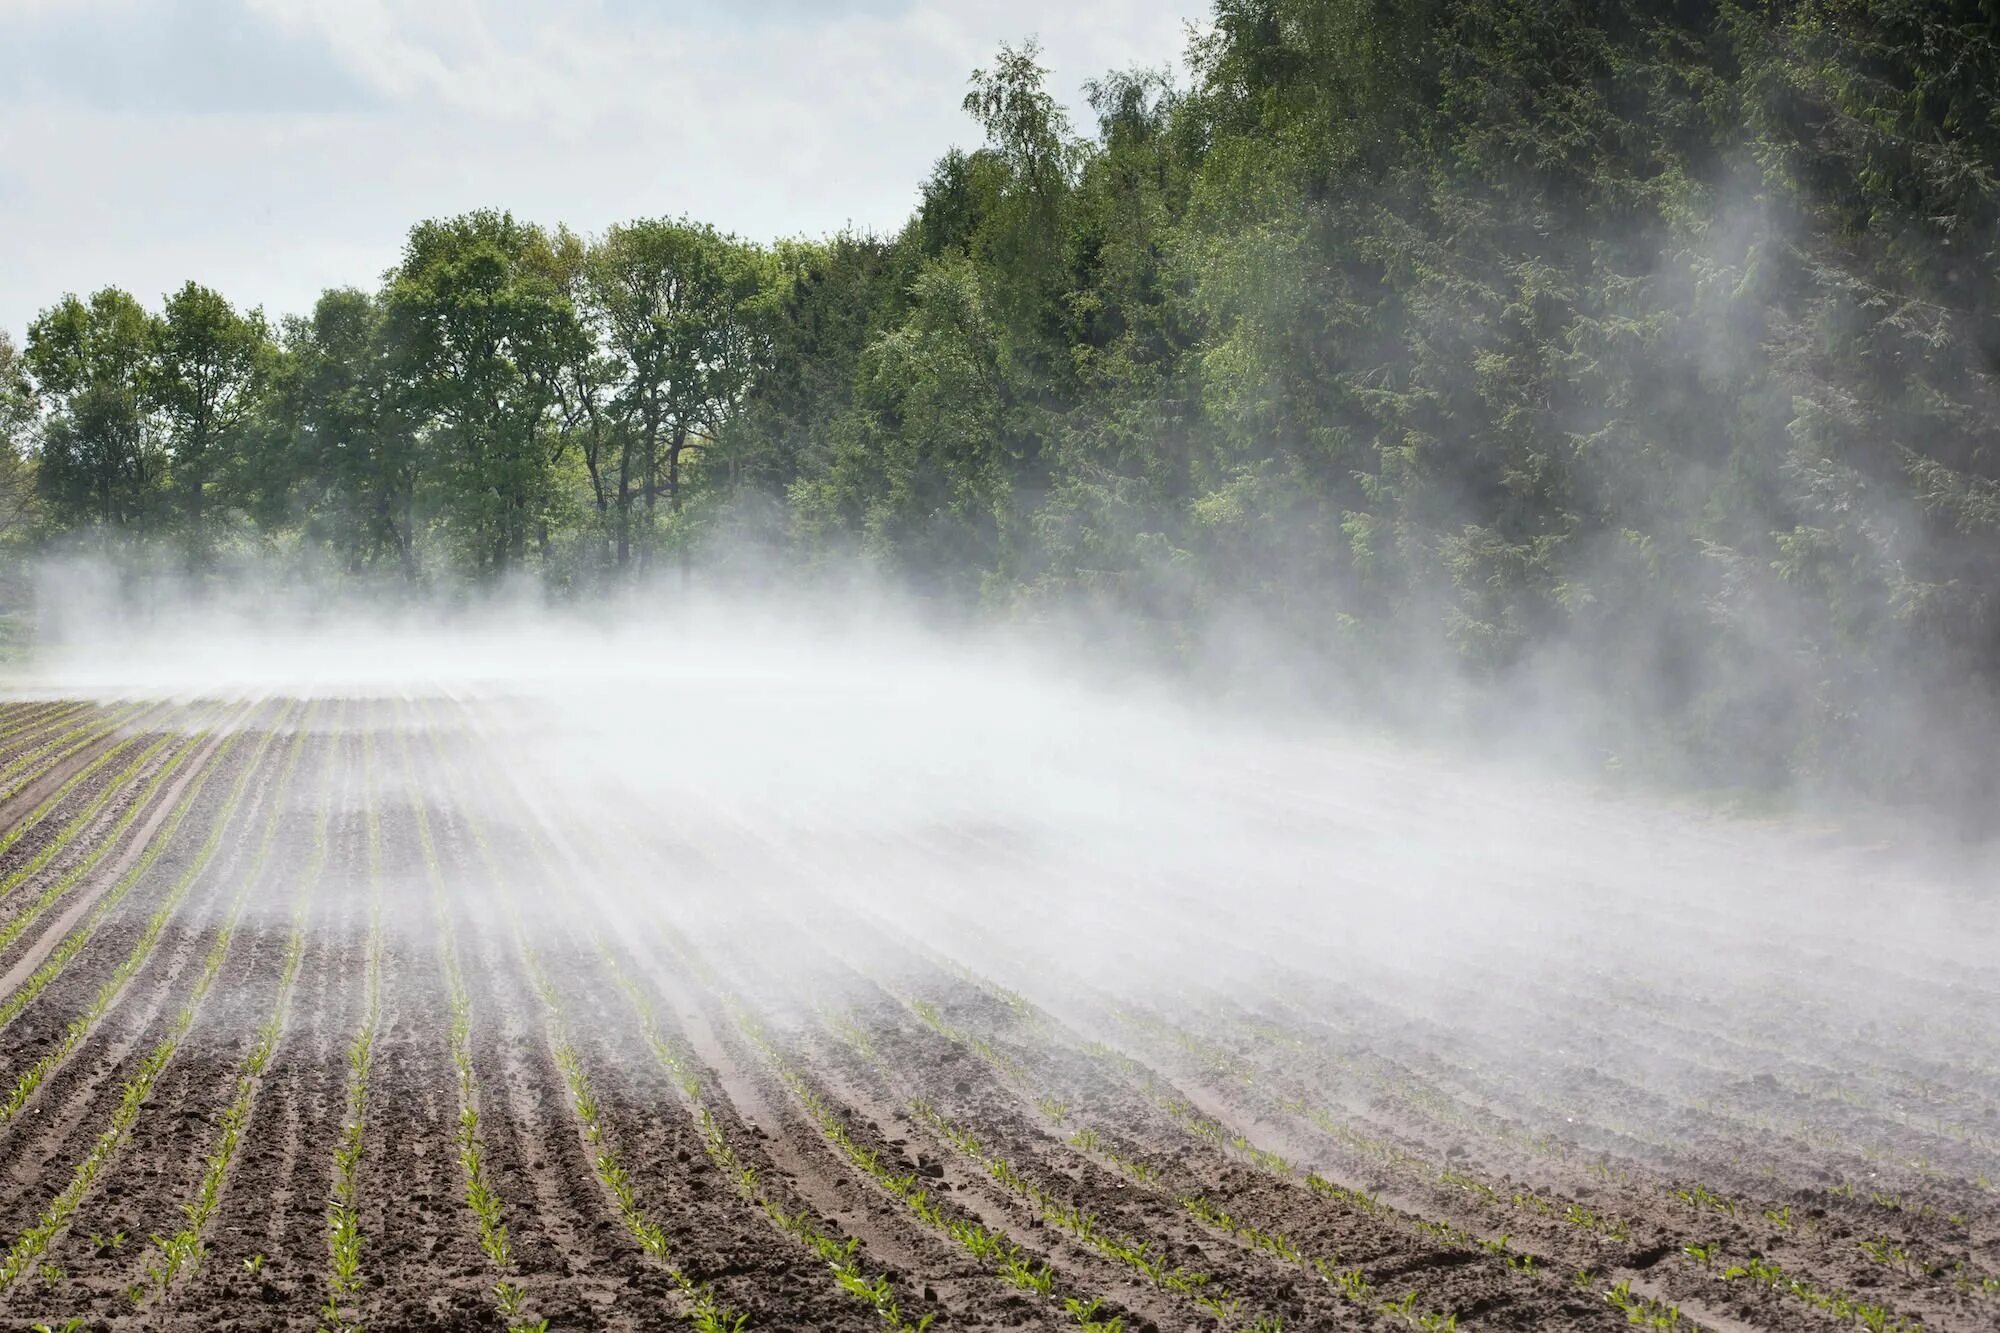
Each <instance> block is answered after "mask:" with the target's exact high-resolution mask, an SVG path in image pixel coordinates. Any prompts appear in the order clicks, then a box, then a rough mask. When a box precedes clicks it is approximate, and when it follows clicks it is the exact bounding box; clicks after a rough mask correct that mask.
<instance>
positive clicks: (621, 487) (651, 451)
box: [588, 219, 765, 567]
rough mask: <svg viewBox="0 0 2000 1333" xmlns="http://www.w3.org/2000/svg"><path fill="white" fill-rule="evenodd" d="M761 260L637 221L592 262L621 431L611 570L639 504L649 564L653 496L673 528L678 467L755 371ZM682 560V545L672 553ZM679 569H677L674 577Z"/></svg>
mask: <svg viewBox="0 0 2000 1333" xmlns="http://www.w3.org/2000/svg"><path fill="white" fill-rule="evenodd" d="M762 269H763V263H762V257H761V256H760V255H759V254H758V252H757V251H755V250H753V249H752V248H750V247H748V246H745V245H743V244H742V243H740V242H738V241H737V240H735V239H734V238H733V237H729V236H725V235H723V234H721V233H720V232H717V231H716V230H715V229H714V228H713V227H708V226H703V225H699V224H695V223H691V222H686V221H679V222H676V221H668V220H664V219H654V220H641V221H638V222H631V223H627V224H625V225H623V226H614V227H612V228H611V229H610V231H608V232H607V233H606V234H605V236H604V238H603V240H602V241H600V242H599V243H598V245H597V247H596V248H595V250H594V251H593V252H592V254H591V257H590V262H589V269H588V272H589V284H590V292H591V301H592V307H593V310H594V312H595V315H596V317H597V318H598V319H599V320H601V322H602V326H603V329H604V332H605V337H606V340H607V342H608V345H609V350H610V352H611V355H612V356H613V357H615V358H616V360H617V363H618V368H617V371H616V383H617V388H616V401H617V404H618V407H619V409H620V411H621V412H622V413H623V414H624V415H625V417H626V419H627V420H628V421H629V422H631V423H632V424H633V427H634V429H631V430H628V431H625V432H622V433H621V435H620V449H619V460H618V478H617V485H616V487H615V489H614V491H613V495H614V496H615V497H616V500H617V504H618V563H619V565H620V566H621V567H622V566H624V565H626V564H627V563H628V562H629V561H630V559H631V549H632V541H631V529H632V521H631V508H632V503H633V501H634V499H635V498H637V499H641V500H643V502H644V507H645V513H644V524H645V539H644V541H642V543H641V545H640V564H641V566H642V567H643V566H644V565H645V564H646V563H647V562H648V560H649V559H650V553H651V548H652V545H653V540H654V538H653V532H654V521H655V520H654V509H655V502H656V499H657V497H658V496H659V494H660V493H661V492H662V491H664V492H665V493H666V496H667V503H668V506H669V508H670V510H671V511H672V512H673V514H674V515H675V516H676V517H678V515H679V513H680V507H681V465H682V459H683V458H684V457H685V456H686V454H687V453H688V452H689V451H690V450H694V449H698V448H701V447H703V446H704V445H706V444H708V443H709V442H710V441H712V440H713V439H714V438H715V434H716V431H717V430H718V429H719V427H720V426H721V424H722V420H723V418H724V417H725V416H726V414H727V413H728V412H729V410H730V409H731V408H732V407H734V406H735V404H736V403H737V401H738V400H739V399H740V398H741V396H742V394H743V392H744V389H745V387H746V386H747V385H748V383H749V381H750V375H751V372H752V370H753V369H754V367H755V364H756V352H757V346H758V339H757V333H756V324H755V322H754V320H753V318H752V305H753V302H754V301H755V299H756V297H757V295H758V293H759V292H760V291H761V290H763V289H764V286H765V284H764V282H763V279H762ZM682 553H683V561H685V555H686V546H685V543H684V542H683V545H682ZM684 567H685V566H684Z"/></svg>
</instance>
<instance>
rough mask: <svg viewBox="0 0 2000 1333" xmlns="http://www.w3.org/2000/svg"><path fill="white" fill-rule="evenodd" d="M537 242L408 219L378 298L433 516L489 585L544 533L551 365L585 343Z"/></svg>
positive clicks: (555, 437) (474, 220) (479, 215)
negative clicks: (421, 444) (419, 444)
mask: <svg viewBox="0 0 2000 1333" xmlns="http://www.w3.org/2000/svg"><path fill="white" fill-rule="evenodd" d="M548 244H549V242H548V238H547V236H546V235H545V234H544V233H543V232H542V231H541V230H540V229H539V228H536V227H532V226H529V225H527V224H525V223H520V222H516V221H515V220H514V218H513V216H512V215H511V214H507V213H496V212H491V211H484V212H476V213H467V214H464V215H462V216H460V217H455V218H448V219H445V220H443V221H432V222H424V223H420V224H419V225H418V226H417V227H415V228H414V229H413V230H412V231H411V232H410V237H409V242H408V244H407V245H406V246H405V247H404V252H403V262H402V263H401V264H400V265H399V266H398V267H397V269H396V270H395V271H394V273H393V274H392V275H391V279H390V283H389V290H388V293H387V295H386V301H387V305H388V312H389V324H390V330H389V332H390V337H391V340H392V345H393V347H394V349H395V355H396V362H397V364H396V373H397V374H398V375H399V376H400V377H401V378H402V379H403V380H404V381H405V383H406V385H407V388H408V394H409V397H408V402H409V404H410V406H411V408H412V409H413V410H414V413H415V419H416V420H417V421H418V422H419V423H420V426H421V428H422V429H423V432H424V436H423V438H424V440H425V443H426V446H427V453H428V459H429V463H430V466H429V467H428V468H427V469H426V479H427V480H428V481H429V483H430V484H431V486H432V488H433V491H434V494H435V498H436V501H437V508H438V512H439V514H440V516H441V518H442V521H443V522H444V524H445V525H446V529H447V531H448V532H449V533H451V534H452V536H453V537H454V538H455V539H456V541H457V543H458V548H459V552H460V554H461V556H462V557H463V559H464V561H465V563H466V565H467V567H468V568H469V569H471V570H472V571H473V572H474V573H475V574H477V575H479V576H481V577H488V578H490V577H495V576H498V575H500V574H503V573H505V572H506V571H508V570H510V569H515V568H519V567H520V566H521V565H522V564H523V563H524V561H525V558H526V554H527V546H528V540H529V538H530V536H531V535H540V534H542V533H543V531H544V529H543V528H542V523H541V520H542V519H543V517H544V516H545V512H546V508H547V505H548V503H549V500H550V480H551V469H552V467H553V464H554V462H555V458H556V454H557V451H559V450H560V448H561V447H562V440H561V436H560V433H559V432H558V431H556V430H555V429H554V427H555V425H556V422H557V419H556V417H555V415H554V409H555V407H556V405H557V403H558V401H559V397H560V392H559V391H560V385H561V376H562V373H563V368H564V367H565V366H567V365H569V364H570V363H571V361H572V360H573V359H574V358H575V357H577V356H579V355H581V354H583V347H584V334H583V330H582V328H581V326H580V325H579V323H578V320H577V317H576V312H575V310H574V309H573V308H572V307H571V305H570V302H569V298H568V296H567V294H566V293H565V292H564V291H563V290H562V288H561V286H560V285H559V284H558V282H557V281H556V279H555V277H554V273H553V269H552V266H551V265H550V264H549V263H548V262H547V250H548Z"/></svg>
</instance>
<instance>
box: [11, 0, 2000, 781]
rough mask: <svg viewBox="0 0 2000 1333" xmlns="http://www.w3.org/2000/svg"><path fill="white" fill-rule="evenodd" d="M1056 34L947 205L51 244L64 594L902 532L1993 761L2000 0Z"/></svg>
mask: <svg viewBox="0 0 2000 1333" xmlns="http://www.w3.org/2000/svg"><path fill="white" fill-rule="evenodd" d="M1172 54H1173V53H1171V52H1160V53H1157V55H1158V57H1159V58H1161V59H1165V58H1167V57H1169V56H1171V55H1172ZM1050 83H1051V73H1050V71H1049V70H1048V69H1047V68H1045V67H1044V64H1043V57H1042V55H1041V53H1040V51H1039V50H1038V48H1037V46H1036V45H1035V43H1034V42H1033V41H1024V42H1023V43H1021V44H1019V45H1013V46H1007V47H1003V48H1001V49H1000V50H999V51H998V52H997V53H996V54H995V55H994V57H993V58H992V59H991V60H990V61H989V62H988V63H987V64H986V65H985V66H984V67H983V68H981V69H980V70H978V71H976V72H974V73H972V75H971V78H970V81H969V85H968V91H967V93H966V95H965V98H964V105H963V110H964V112H965V113H966V115H967V117H968V120H967V121H966V122H964V124H965V133H966V135H967V138H968V140H969V141H971V142H974V143H976V146H974V147H969V148H965V149H958V148H953V149H951V150H949V151H946V152H944V153H943V155H942V156H941V157H940V158H939V159H938V160H937V162H936V165H935V168H934V169H933V171H932V172H931V174H930V175H929V177H928V179H926V180H924V181H923V182H922V183H921V187H920V190H919V192H918V202H917V204H916V207H915V209H914V211H913V213H912V215H911V216H910V217H909V219H908V221H907V222H906V223H905V224H904V225H903V226H902V227H901V228H900V230H897V231H896V232H894V234H886V235H869V234H841V235H834V236H829V237H821V238H795V239H784V240H777V241H766V240H756V239H742V238H738V237H735V236H731V235H727V234H724V233H722V232H720V231H718V230H717V229H715V228H714V227H711V226H709V225H707V224H705V223H703V222H701V221H699V220H698V219H696V218H694V217H693V216H690V215H680V216H670V217H661V218H641V219H635V220H629V221H612V220H609V219H595V220H585V221H587V222H589V223H590V225H592V226H598V227H601V228H602V229H601V230H572V229H571V227H570V226H568V225H562V224H560V223H558V222H556V221H555V220H548V221H546V222H535V221H531V220H528V219H525V218H519V217H515V216H513V215H512V214H510V213H509V212H507V211H504V209H503V208H501V207H495V208H493V209H491V210H482V211H477V212H472V213H467V214H464V215H462V216H457V217H448V218H438V219H429V220H424V221H421V222H418V223H417V224H416V225H415V226H413V227H412V228H411V229H410V231H409V233H408V237H407V242H406V244H405V246H404V248H403V250H402V253H401V256H400V259H399V261H398V262H397V263H396V265H395V266H394V267H393V268H392V269H391V270H390V271H388V272H387V273H384V274H382V275H379V278H376V279H374V280H371V279H370V277H369V275H366V274H356V275H355V280H356V283H357V285H355V286H353V287H348V288H342V289H339V290H330V291H327V292H326V293H324V295H322V296H321V297H320V299H319V300H318V302H317V303H316V304H315V305H314V307H313V308H312V309H311V310H310V311H304V312H287V313H276V312H267V311H263V310H259V309H249V308H242V307H240V306H239V305H237V304H234V303H232V301H231V299H230V298H229V296H228V295H227V294H225V293H222V292H218V291H214V290H211V289H209V288H208V287H205V286H203V285H201V283H200V282H199V281H190V282H188V283H187V284H186V285H185V286H184V287H182V288H180V289H179V290H178V291H174V292H171V293H166V294H164V295H162V296H161V297H160V298H159V299H158V301H157V303H156V304H148V302H147V299H146V298H147V297H148V296H150V295H151V294H150V293H129V292H125V291H122V290H117V289H115V288H106V289H104V290H100V291H96V292H94V293H90V294H73V295H63V296H59V297H57V296H56V294H53V293H52V294H51V295H52V303H51V304H50V305H48V306H47V308H46V309H44V310H43V311H42V312H41V313H40V314H39V315H38V316H37V317H36V318H35V319H34V320H33V322H32V324H31V325H30V326H29V327H28V328H27V329H26V330H25V331H24V336H21V337H19V338H18V339H16V338H11V337H8V336H6V335H5V333H4V332H0V437H4V438H0V443H4V446H5V447H4V450H0V473H3V474H4V475H0V541H4V543H5V555H4V560H5V561H6V563H7V565H8V567H9V568H10V569H11V570H12V571H13V573H12V574H11V575H10V579H11V581H12V582H13V584H14V585H15V586H14V587H13V588H12V589H11V590H10V592H9V594H8V595H9V600H10V601H13V602H18V601H19V600H20V599H21V598H23V597H25V596H26V593H24V592H23V591H22V587H21V585H22V584H23V583H24V581H25V578H26V576H25V574H24V573H23V572H22V571H25V570H27V569H28V568H30V566H31V565H32V563H33V561H34V560H35V559H36V557H37V556H38V554H40V553H45V552H49V551H63V552H90V553H100V554H106V555H109V556H112V557H114V558H116V557H119V556H129V555H132V554H133V553H143V556H144V558H145V559H146V560H147V561H149V562H152V563H153V564H154V565H156V566H159V567H168V566H170V567H171V568H172V569H173V570H174V571H175V574H176V577H180V578H192V579H195V580H196V581H199V580H201V579H203V578H214V579H222V578H226V577H228V576H229V573H230V571H232V570H237V569H241V568H243V567H245V566H247V565H251V564H255V565H256V566H258V567H260V568H266V569H277V570H283V571H289V572H290V574H291V575H295V576H296V577H297V578H299V579H333V580H338V581H342V582H348V581H352V582H353V583H355V584H357V585H360V586H363V587H367V588H369V589H371V590H374V591H379V592H381V593H383V594H388V595H397V596H402V595H408V596H425V597H431V596H438V595H447V596H465V595H470V594H472V593H474V592H476V591H477V590H480V589H487V588H493V587H498V586H515V585H518V584H519V583H521V582H523V581H526V582H528V583H529V584H531V585H533V586H535V587H537V588H539V589H545V590H546V592H547V595H548V596H550V597H554V598H560V599H564V600H577V601H583V600H589V599H596V598H608V597H611V596H614V595H616V594H618V593H619V592H620V591H621V590H622V589H623V588H625V586H626V585H632V586H636V587H639V588H641V589H643V590H644V593H643V595H644V596H645V597H646V598H647V599H650V600H656V601H661V602H670V601H672V600H673V599H675V598H677V597H681V596H685V595H687V593H688V591H689V590H690V589H700V590H702V591H704V592H708V593H716V594H719V595H724V596H727V595H730V594H731V593H732V592H734V591H737V590H747V589H750V588H753V587H756V586H759V585H761V584H763V583H767V582H769V581H772V580H784V581H787V582H794V583H800V584H804V585H806V586H812V585H813V583H814V581H815V580H820V581H823V585H824V587H825V588H826V589H827V590H828V595H829V596H835V597H837V596H839V595H841V593H840V589H841V588H843V587H844V586H847V581H849V580H851V579H852V578H853V577H854V576H855V572H856V571H865V572H866V574H867V575H868V576H869V577H870V578H872V579H879V580H881V581H883V582H884V583H885V584H887V585H888V586H891V587H894V588H897V589H899V590H901V591H903V592H906V593H907V594H909V595H910V596H912V597H914V598H915V599H917V600H918V601H919V603H920V604H922V605H925V606H927V607H931V608H934V609H935V610H936V612H937V613H938V614H940V615H947V616H973V615H977V616H1000V617H1008V618H1019V619H1023V620H1027V621H1031V622H1032V621H1048V622H1055V621H1063V622H1082V623H1094V624H1109V623H1116V624H1117V625H1119V626H1121V627H1122V629H1123V631H1124V633H1122V634H1121V640H1120V641H1121V642H1136V643H1139V644H1142V645H1143V646H1144V647H1145V649H1146V650H1147V651H1148V652H1149V653H1151V654H1153V655H1155V656H1157V657H1158V658H1160V659H1163V660H1167V661H1177V662H1181V663H1185V664H1189V665H1190V666H1191V667H1195V668H1198V669H1199V670H1201V671H1205V672H1214V673H1220V674H1221V675H1222V676H1225V677H1228V678H1229V679H1232V680H1238V681H1240V679H1241V678H1242V676H1243V674H1244V673H1254V672H1255V671H1256V670H1257V669H1258V668H1257V666H1256V665H1255V664H1254V663H1251V662H1248V661H1237V660H1235V659H1234V658H1232V656H1231V653H1232V648H1231V646H1230V645H1238V646H1240V645H1244V644H1248V643H1255V644H1257V645H1260V652H1261V653H1262V654H1263V655H1265V656H1268V657H1269V658H1270V659H1271V660H1275V661H1282V662H1284V663H1285V664H1287V668H1288V670H1287V675H1288V677H1289V678H1290V686H1291V687H1292V688H1296V689H1300V690H1303V691H1304V692H1305V693H1306V694H1308V695H1310V696H1312V697H1314V698H1317V699H1320V700H1323V701H1325V702H1326V703H1327V704H1328V705H1329V706H1332V707H1338V708H1345V709H1351V710H1355V711H1360V712H1366V713H1369V714H1371V715H1379V716H1383V717H1391V718H1398V719H1403V720H1409V719H1410V718H1411V717H1412V716H1418V717H1419V720H1421V719H1420V715H1422V714H1425V713H1427V712H1433V711H1438V710H1450V711H1451V713H1452V717H1453V718H1454V720H1455V721H1454V724H1455V725H1458V724H1462V725H1467V726H1470V727H1472V728H1474V729H1475V730H1478V729H1486V730H1489V731H1494V732H1496V733H1500V732H1505V731H1506V730H1507V728H1508V727H1509V726H1510V725H1515V723H1514V722H1512V721H1510V719H1514V718H1518V717H1519V716H1522V715H1530V714H1532V715H1533V716H1536V717H1544V716H1546V715H1547V713H1548V710H1549V708H1550V706H1551V703H1552V702H1553V703H1554V704H1556V705H1558V706H1560V707H1561V708H1562V709H1563V710H1564V711H1565V712H1567V713H1569V714H1571V715H1573V717H1574V720H1575V728H1576V735H1575V737H1573V738H1572V739H1571V743H1573V744H1574V746H1575V748H1576V749H1577V750H1578V751H1579V752H1580V753H1582V754H1583V755H1584V756H1585V757H1586V758H1587V759H1588V761H1589V762H1591V763H1593V764H1595V765H1597V766H1599V767H1601V768H1603V769H1605V770H1606V771H1619V772H1629V773H1644V774H1647V775H1654V776H1660V777H1663V778H1666V779H1668V780H1670V781H1674V782H1681V783H1689V784H1694V785H1700V786H1706V787H1713V788H1728V789H1739V790H1771V789H1777V788H1784V787H1788V786H1795V785H1807V786H1821V785H1839V786H1843V787H1852V788H1855V789H1858V790H1862V791H1865V792H1869V793H1873V794H1877V795H1891V796H1895V797H1898V798H1901V799H1911V800H1919V801H1925V802H1931V803H1939V802H1942V803H1944V804H1946V805H1953V804H1958V805H1966V804H1971V805H1978V804H1982V803H1983V798H1981V797H1979V796H1978V793H1979V792H1980V791H1982V790H1990V786H1987V785H1985V784H1986V782H1987V781H1988V780H1989V779H1990V778H1991V777H1992V776H1993V774H1992V771H1991V767H1990V766H1991V764H1992V762H1993V761H1992V760H1991V759H1990V758H1989V757H1987V756H1990V755H1992V754H1994V753H2000V745H1996V743H1995V742H1996V741H2000V722H1996V719H2000V709H1996V706H1995V700H1996V690H1995V686H1996V683H2000V6H1996V5H1995V4H1994V3H1993V0H1774V2H1773V3H1750V2H1748V0H1744V2H1742V3H1735V2H1726V0H1671V2H1670V0H1643V2H1642V3H1633V4H1627V5H1599V4H1591V3H1584V2H1583V0H1397V2H1395V3H1390V2H1389V0H1217V3H1216V4H1215V6H1214V11H1213V14H1212V16H1211V17H1210V19H1209V21H1208V22H1207V23H1206V24H1204V25H1202V26H1201V27H1199V28H1198V29H1196V30H1193V31H1192V32H1191V35H1190V39H1189V45H1188V49H1187V50H1186V52H1185V54H1184V61H1183V63H1182V65H1181V66H1180V67H1179V72H1170V68H1169V67H1166V66H1162V67H1161V68H1158V69H1151V68H1146V67H1143V66H1141V67H1135V68H1133V69H1130V70H1126V71H1115V72H1110V73H1107V74H1105V75H1103V76H1102V77H1100V78H1098V79H1095V80H1094V81H1092V82H1090V83H1089V84H1088V85H1087V94H1088V97H1087V101H1088V105H1087V106H1083V107H1065V106H1063V105H1061V104H1060V103H1059V102H1058V100H1057V99H1056V98H1055V97H1054V96H1053V95H1052V93H1051V92H1050ZM946 109H947V108H940V111H941V112H942V111H944V110H946ZM496 204H504V201H496ZM694 211H696V210H693V209H691V210H690V213H692V212H694ZM1248 655H1249V654H1248V652H1247V650H1245V652H1244V656H1246V657H1247V656H1248ZM1412 680H1423V681H1425V682H1439V681H1442V682H1446V683H1447V687H1443V688H1438V689H1431V688H1428V687H1427V688H1426V689H1425V690H1424V691H1423V692H1422V693H1421V694H1416V693H1415V692H1414V691H1411V690H1408V689H1405V688H1400V686H1402V685H1406V684H1407V683H1408V682H1409V681H1412ZM1413 695H1415V697H1413ZM1968 793H1969V794H1968Z"/></svg>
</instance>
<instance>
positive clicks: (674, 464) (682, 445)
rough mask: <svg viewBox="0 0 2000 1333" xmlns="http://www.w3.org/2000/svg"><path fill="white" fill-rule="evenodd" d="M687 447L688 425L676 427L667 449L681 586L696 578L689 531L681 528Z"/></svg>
mask: <svg viewBox="0 0 2000 1333" xmlns="http://www.w3.org/2000/svg"><path fill="white" fill-rule="evenodd" d="M686 449H687V427H686V426H684V425H683V426H677V427H675V428H674V442H673V444H672V445H671V446H669V447H668V449H667V505H668V507H669V508H670V509H671V510H672V511H673V516H674V545H675V546H677V547H678V548H679V549H680V566H681V587H682V589H683V590H685V589H686V588H687V586H688V585H689V584H690V583H691V582H692V581H693V579H694V572H693V569H692V568H691V567H690V563H689V555H688V543H687V533H686V532H684V531H683V530H682V529H681V523H680V519H681V454H682V453H683V452H685V451H686Z"/></svg>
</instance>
